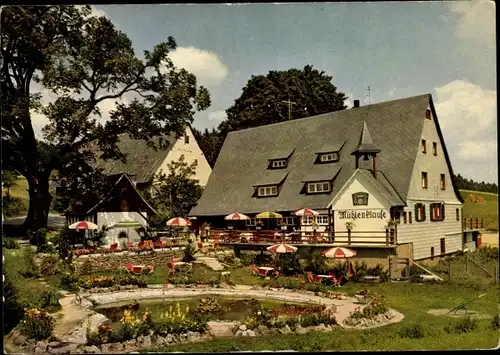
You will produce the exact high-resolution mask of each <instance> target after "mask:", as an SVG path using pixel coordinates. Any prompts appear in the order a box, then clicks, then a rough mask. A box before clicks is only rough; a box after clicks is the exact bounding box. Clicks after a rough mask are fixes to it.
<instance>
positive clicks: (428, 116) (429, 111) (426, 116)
mask: <svg viewBox="0 0 500 355" xmlns="http://www.w3.org/2000/svg"><path fill="white" fill-rule="evenodd" d="M425 118H427V119H428V120H430V119H431V110H429V109H427V110H425Z"/></svg>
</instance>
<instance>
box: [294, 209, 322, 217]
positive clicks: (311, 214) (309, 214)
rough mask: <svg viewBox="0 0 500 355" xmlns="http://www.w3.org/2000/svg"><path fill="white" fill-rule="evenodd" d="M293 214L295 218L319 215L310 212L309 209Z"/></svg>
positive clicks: (312, 211)
mask: <svg viewBox="0 0 500 355" xmlns="http://www.w3.org/2000/svg"><path fill="white" fill-rule="evenodd" d="M294 214H295V215H296V216H317V215H319V212H316V211H314V210H311V209H309V208H303V209H301V210H298V211H295V212H294Z"/></svg>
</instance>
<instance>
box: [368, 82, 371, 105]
mask: <svg viewBox="0 0 500 355" xmlns="http://www.w3.org/2000/svg"><path fill="white" fill-rule="evenodd" d="M370 99H371V98H370V86H369V85H368V105H369V104H370Z"/></svg>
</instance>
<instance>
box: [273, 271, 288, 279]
mask: <svg viewBox="0 0 500 355" xmlns="http://www.w3.org/2000/svg"><path fill="white" fill-rule="evenodd" d="M284 275H285V274H284V272H283V269H281V270H274V271H273V273H272V274H271V276H272V277H274V278H278V277H280V276H284Z"/></svg>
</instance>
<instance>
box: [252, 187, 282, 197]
mask: <svg viewBox="0 0 500 355" xmlns="http://www.w3.org/2000/svg"><path fill="white" fill-rule="evenodd" d="M277 195H278V186H261V187H259V188H257V196H259V197H266V196H277Z"/></svg>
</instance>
